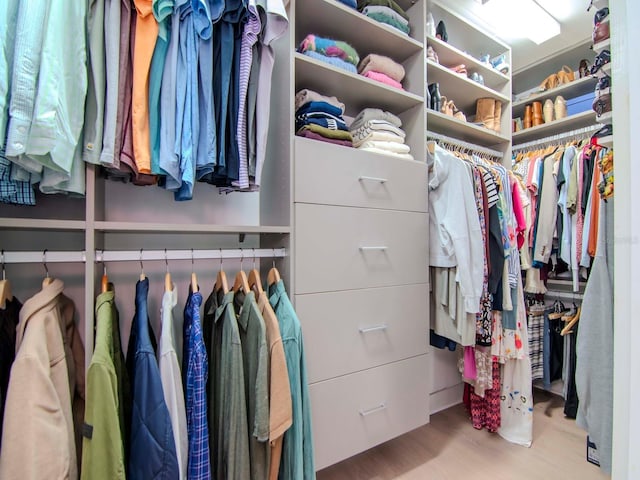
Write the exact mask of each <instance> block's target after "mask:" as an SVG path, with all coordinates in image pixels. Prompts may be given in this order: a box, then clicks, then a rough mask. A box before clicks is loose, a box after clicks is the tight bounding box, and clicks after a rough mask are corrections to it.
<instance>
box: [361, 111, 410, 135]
mask: <svg viewBox="0 0 640 480" xmlns="http://www.w3.org/2000/svg"><path fill="white" fill-rule="evenodd" d="M369 120H384V121H386V122H389V123H391V124H393V125H395V126H396V127H398V128H400V127H402V120H400V119H399V118H398V117H396V116H395V115H394V114H393V113H391V112H387V111H385V110H382V109H380V108H364V109H363V110H362V111H361V112H360V113H359V114H358V116H357V117H356V118H355V119H354V120H353V122H352V123H351V130H355V129H356V128H360V127H362V126H364V124H365V123H366V122H368V121H369ZM402 136H403V137H404V134H403V135H402Z"/></svg>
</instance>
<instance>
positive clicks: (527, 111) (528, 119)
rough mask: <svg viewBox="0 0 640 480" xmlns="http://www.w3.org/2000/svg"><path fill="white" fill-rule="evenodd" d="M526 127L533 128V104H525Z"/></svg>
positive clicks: (524, 120) (524, 121)
mask: <svg viewBox="0 0 640 480" xmlns="http://www.w3.org/2000/svg"><path fill="white" fill-rule="evenodd" d="M523 123H524V128H525V129H526V128H531V105H525V107H524V119H523Z"/></svg>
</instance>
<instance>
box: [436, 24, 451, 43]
mask: <svg viewBox="0 0 640 480" xmlns="http://www.w3.org/2000/svg"><path fill="white" fill-rule="evenodd" d="M436 38H439V39H440V40H442V41H443V42H446V41H447V40H449V35H447V27H445V26H444V22H443V21H442V20H440V21H439V22H438V26H437V27H436Z"/></svg>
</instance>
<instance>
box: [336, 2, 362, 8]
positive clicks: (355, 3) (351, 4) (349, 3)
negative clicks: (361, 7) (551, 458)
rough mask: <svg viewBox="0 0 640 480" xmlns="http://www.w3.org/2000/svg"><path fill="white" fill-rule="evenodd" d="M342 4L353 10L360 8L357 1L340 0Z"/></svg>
mask: <svg viewBox="0 0 640 480" xmlns="http://www.w3.org/2000/svg"><path fill="white" fill-rule="evenodd" d="M338 1H339V2H341V3H344V4H345V5H346V6H347V7H351V8H357V7H358V3H357V2H356V0H338Z"/></svg>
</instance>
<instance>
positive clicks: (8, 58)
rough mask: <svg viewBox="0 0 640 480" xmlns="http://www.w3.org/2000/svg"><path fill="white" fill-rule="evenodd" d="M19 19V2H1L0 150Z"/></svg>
mask: <svg viewBox="0 0 640 480" xmlns="http://www.w3.org/2000/svg"><path fill="white" fill-rule="evenodd" d="M17 18H18V0H4V1H3V2H0V148H2V147H4V141H5V138H6V134H7V123H8V121H9V98H10V96H9V94H10V92H11V72H12V71H13V50H14V49H13V47H14V43H15V38H16V23H17Z"/></svg>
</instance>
